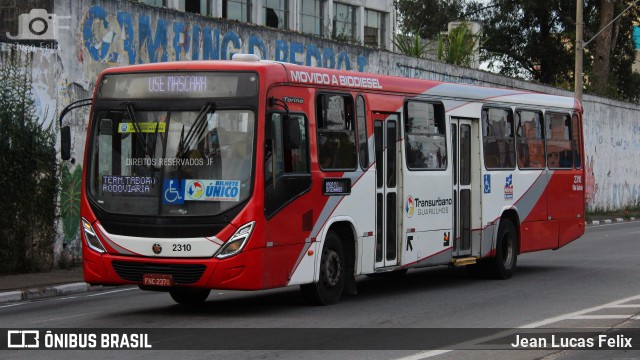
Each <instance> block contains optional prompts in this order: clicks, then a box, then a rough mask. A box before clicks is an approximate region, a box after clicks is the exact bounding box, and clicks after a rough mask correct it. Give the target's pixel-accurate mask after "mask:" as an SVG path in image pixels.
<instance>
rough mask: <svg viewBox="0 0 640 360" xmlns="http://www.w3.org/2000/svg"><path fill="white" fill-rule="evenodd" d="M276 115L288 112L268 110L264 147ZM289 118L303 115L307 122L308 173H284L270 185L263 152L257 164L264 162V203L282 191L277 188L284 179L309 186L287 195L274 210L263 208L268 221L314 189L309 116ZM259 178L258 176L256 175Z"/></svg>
mask: <svg viewBox="0 0 640 360" xmlns="http://www.w3.org/2000/svg"><path fill="white" fill-rule="evenodd" d="M274 113H278V114H281V115H286V114H287V112H286V111H281V110H268V111H267V112H266V114H265V116H266V117H265V121H264V129H265V130H264V131H265V133H264V139H265V143H264V146H266V145H267V143H266V139H267V133H266V126H267V124H269V122H270V121H271V120H270V119H271V116H272V115H273V114H274ZM288 114H289V116H294V115H301V116H302V118H303V119H304V122H305V126H304V128H305V131H306V132H307V141H306V143H307V145H306V146H307V149H306V151H307V159H306V160H307V172H306V173H284V172H283V174H282V175H281V176H280V177H276V179H275V180H276V184H274V183H270V184H267V183H266V176H265V175H266V170H267V166H270V165H267V163H266V152H265V151H263V157H262V158H261V159H260V160H257V159H256V164H257V162H258V161H262V162H263V165H264V169H263V171H262V172H263V173H262V188H263V192H264V195H263V196H264V201H265V202H266V201H267V196H269V194H270V193H271V192H276V191H280V190H281V189H282V186H277V183H278V182H281V181H282V180H283V179H284V180H287V179H291V180H296V179H298V180H308V182H309V183H308V186H307V187H306V188H305V189H304V190H302V191H299V192H297V193H293V194H287V193H285V201H283V202H282V203H281V204H277V205H278V206H277V207H274V208H272V209H269V208H267V206H266V204H265V206H264V207H263V208H264V210H263V211H264V215H265V217H266V218H267V219H271V218H272V217H274V216H275V215H276V214H277V213H278V212H280V211H281V210H282V209H284V208H286V207H287V205H289V204H290V203H292V202H294V201H295V200H296V199H298V198H300V197H301V196H304V195H305V194H307V193H309V192H310V191H311V189H312V188H313V175H312V172H313V170H312V166H311V165H312V161H311V137H310V136H311V132H310V128H311V127H310V124H309V116H307V113H305V112H303V111H294V112H289V113H288ZM282 146H283V149H284V140H283V145H282ZM256 176H257V174H256ZM286 190H295V189H291V188H289V187H285V191H286Z"/></svg>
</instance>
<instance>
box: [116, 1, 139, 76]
mask: <svg viewBox="0 0 640 360" xmlns="http://www.w3.org/2000/svg"><path fill="white" fill-rule="evenodd" d="M116 17H117V18H118V24H119V25H120V32H121V33H122V34H124V51H126V52H127V55H128V57H129V65H133V64H135V63H136V46H135V41H134V34H133V31H134V30H133V21H132V20H131V14H129V13H126V12H124V11H120V10H118V15H117V16H116Z"/></svg>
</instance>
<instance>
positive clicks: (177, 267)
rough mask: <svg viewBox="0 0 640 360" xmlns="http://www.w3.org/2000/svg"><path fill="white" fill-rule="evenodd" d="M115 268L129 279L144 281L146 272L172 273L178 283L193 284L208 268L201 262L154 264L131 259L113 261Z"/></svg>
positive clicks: (125, 278)
mask: <svg viewBox="0 0 640 360" xmlns="http://www.w3.org/2000/svg"><path fill="white" fill-rule="evenodd" d="M111 265H112V266H113V269H114V270H115V271H116V273H117V274H118V276H120V277H121V278H123V279H124V280H127V281H135V282H142V276H143V275H144V274H164V275H171V276H172V277H173V281H175V282H176V283H177V284H193V283H195V282H197V281H198V280H200V278H201V277H202V274H203V273H204V271H205V269H206V268H207V267H206V266H205V265H199V264H153V263H140V262H131V261H113V262H111Z"/></svg>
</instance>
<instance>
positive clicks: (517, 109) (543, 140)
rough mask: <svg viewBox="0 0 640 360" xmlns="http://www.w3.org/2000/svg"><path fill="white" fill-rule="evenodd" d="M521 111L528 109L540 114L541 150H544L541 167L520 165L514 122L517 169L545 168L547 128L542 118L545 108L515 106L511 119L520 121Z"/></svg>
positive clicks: (515, 131)
mask: <svg viewBox="0 0 640 360" xmlns="http://www.w3.org/2000/svg"><path fill="white" fill-rule="evenodd" d="M522 111H528V112H535V113H539V114H540V116H541V117H542V147H543V149H542V151H543V152H544V164H543V165H542V166H541V167H520V164H519V161H518V160H519V157H518V156H519V155H518V150H519V145H518V124H514V135H515V140H516V141H515V143H516V144H515V145H516V166H517V168H518V169H520V170H544V169H546V168H547V137H546V136H547V129H546V128H545V120H544V113H545V109H542V108H538V109H536V108H531V107H516V108H515V110H514V112H513V114H514V116H513V121H521V119H520V115H519V113H520V112H522Z"/></svg>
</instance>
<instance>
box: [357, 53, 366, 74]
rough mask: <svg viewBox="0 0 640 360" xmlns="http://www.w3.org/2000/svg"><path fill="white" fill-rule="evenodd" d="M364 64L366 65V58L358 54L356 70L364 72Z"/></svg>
mask: <svg viewBox="0 0 640 360" xmlns="http://www.w3.org/2000/svg"><path fill="white" fill-rule="evenodd" d="M365 66H367V58H366V57H364V56H362V55H358V71H360V72H364V67H365Z"/></svg>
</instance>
